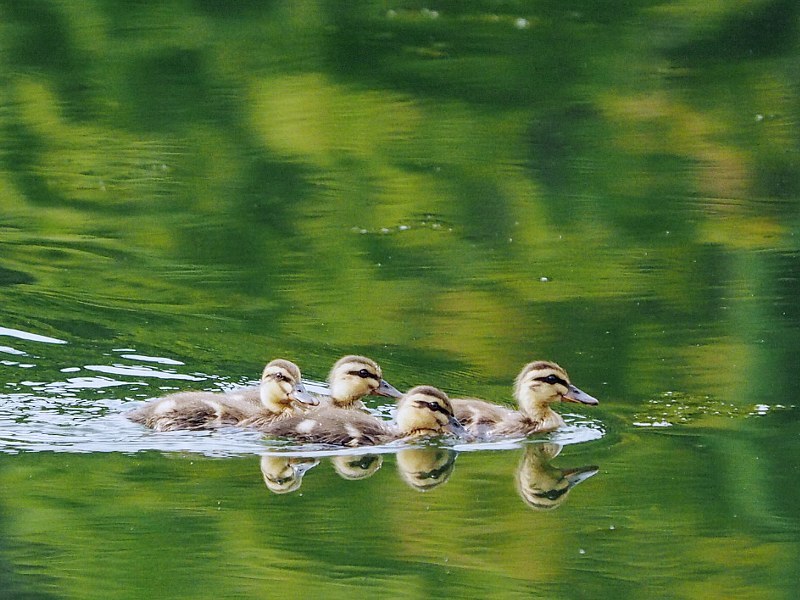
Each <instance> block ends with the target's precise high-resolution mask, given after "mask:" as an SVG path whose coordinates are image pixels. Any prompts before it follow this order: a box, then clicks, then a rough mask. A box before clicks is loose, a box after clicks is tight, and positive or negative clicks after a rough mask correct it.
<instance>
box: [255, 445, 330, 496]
mask: <svg viewBox="0 0 800 600" xmlns="http://www.w3.org/2000/svg"><path fill="white" fill-rule="evenodd" d="M318 464H319V459H317V458H300V457H298V458H295V457H291V456H274V455H268V454H265V455H264V456H262V457H261V475H262V476H263V477H264V485H266V486H267V489H268V490H269V491H271V492H272V493H274V494H288V493H289V492H293V491H295V490H297V489H299V488H300V485H301V484H302V483H303V475H305V473H306V471H308V470H309V469H312V468H313V467H316V466H317V465H318Z"/></svg>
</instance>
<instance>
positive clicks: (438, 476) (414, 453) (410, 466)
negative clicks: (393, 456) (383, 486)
mask: <svg viewBox="0 0 800 600" xmlns="http://www.w3.org/2000/svg"><path fill="white" fill-rule="evenodd" d="M456 456H458V453H457V452H455V451H454V450H451V449H450V448H432V447H431V448H409V449H408V450H401V451H400V452H398V453H397V470H398V471H399V473H400V477H401V478H402V479H403V481H405V482H406V483H407V484H408V485H410V486H411V487H413V488H414V489H416V490H419V491H421V492H427V491H428V490H431V489H433V488H435V487H436V486H438V485H442V484H443V483H444V482H445V481H447V480H448V479H450V475H451V473H452V472H453V467H454V466H455V462H456Z"/></svg>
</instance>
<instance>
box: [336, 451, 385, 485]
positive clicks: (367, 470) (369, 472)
mask: <svg viewBox="0 0 800 600" xmlns="http://www.w3.org/2000/svg"><path fill="white" fill-rule="evenodd" d="M331 464H332V465H333V469H334V470H335V471H336V473H337V474H338V475H339V477H341V478H342V479H348V480H350V481H354V480H356V479H366V478H367V477H372V476H373V475H374V474H375V472H376V471H377V470H378V469H380V468H381V465H382V464H383V456H381V455H380V454H359V455H357V456H353V455H352V454H343V455H341V456H331Z"/></svg>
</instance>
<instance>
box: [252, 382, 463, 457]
mask: <svg viewBox="0 0 800 600" xmlns="http://www.w3.org/2000/svg"><path fill="white" fill-rule="evenodd" d="M257 429H259V430H260V431H262V432H264V433H266V434H268V435H273V436H281V437H289V438H293V439H294V440H297V441H300V442H305V443H316V444H331V445H337V446H372V445H377V444H384V443H387V442H391V441H394V440H400V439H413V438H420V437H432V436H440V435H446V434H451V435H464V434H466V431H464V428H463V427H462V426H461V424H460V423H459V422H458V420H456V418H455V416H454V415H453V407H452V406H451V405H450V400H449V399H448V398H447V395H446V394H445V393H444V392H442V391H441V390H438V389H436V388H435V387H432V386H429V385H421V386H417V387H415V388H413V389H411V390H409V391H408V393H407V394H405V395H404V396H403V397H402V398H401V399H400V402H399V403H398V405H397V416H396V420H395V423H394V424H392V423H389V422H387V421H384V420H383V419H379V418H377V417H375V416H373V415H370V414H367V413H362V412H359V411H354V410H341V409H338V408H334V407H330V406H326V407H320V408H318V409H316V410H311V411H309V412H307V413H305V414H302V415H291V416H290V417H288V418H285V419H281V420H278V421H275V422H273V423H267V424H264V425H259V426H258V427H257Z"/></svg>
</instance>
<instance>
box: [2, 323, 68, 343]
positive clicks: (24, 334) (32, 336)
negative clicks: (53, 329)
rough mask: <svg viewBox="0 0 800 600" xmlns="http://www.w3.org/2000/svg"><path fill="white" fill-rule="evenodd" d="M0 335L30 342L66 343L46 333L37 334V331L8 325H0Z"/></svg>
mask: <svg viewBox="0 0 800 600" xmlns="http://www.w3.org/2000/svg"><path fill="white" fill-rule="evenodd" d="M0 335H6V336H9V337H14V338H19V339H21V340H28V341H31V342H41V343H43V344H66V343H67V342H66V341H64V340H59V339H58V338H53V337H48V336H46V335H39V334H38V333H30V332H28V331H22V330H21V329H11V328H10V327H0Z"/></svg>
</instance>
